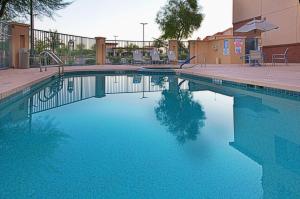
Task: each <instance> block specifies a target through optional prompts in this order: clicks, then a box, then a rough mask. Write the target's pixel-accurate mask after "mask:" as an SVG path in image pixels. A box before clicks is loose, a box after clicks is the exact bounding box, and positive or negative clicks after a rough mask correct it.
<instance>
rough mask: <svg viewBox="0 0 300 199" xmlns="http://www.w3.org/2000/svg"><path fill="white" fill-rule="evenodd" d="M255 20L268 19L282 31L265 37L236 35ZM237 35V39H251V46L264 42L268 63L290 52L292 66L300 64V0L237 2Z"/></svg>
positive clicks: (278, 30) (269, 33) (250, 0)
mask: <svg viewBox="0 0 300 199" xmlns="http://www.w3.org/2000/svg"><path fill="white" fill-rule="evenodd" d="M254 18H255V19H266V20H267V21H268V22H270V23H272V24H274V25H277V26H279V29H277V30H273V31H269V32H266V33H262V34H260V33H258V32H257V33H250V34H240V33H236V32H235V30H237V29H238V28H240V27H241V26H243V25H244V24H246V23H247V22H249V21H251V20H253V19H254ZM233 31H234V35H235V36H241V35H243V36H247V37H248V41H247V42H248V45H251V42H252V43H254V42H253V38H255V37H258V38H261V46H262V47H263V51H264V53H266V57H267V61H268V62H270V61H271V56H272V54H275V53H283V52H284V51H285V49H286V48H289V53H288V57H289V62H294V63H300V0H233ZM251 38H252V39H251ZM247 42H246V43H247Z"/></svg>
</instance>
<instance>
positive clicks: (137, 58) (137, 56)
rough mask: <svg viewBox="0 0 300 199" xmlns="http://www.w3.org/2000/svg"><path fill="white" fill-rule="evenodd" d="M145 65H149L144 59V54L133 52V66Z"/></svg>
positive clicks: (137, 51)
mask: <svg viewBox="0 0 300 199" xmlns="http://www.w3.org/2000/svg"><path fill="white" fill-rule="evenodd" d="M145 63H147V62H146V61H145V60H144V59H143V54H142V52H141V51H139V50H135V51H133V60H132V64H145Z"/></svg>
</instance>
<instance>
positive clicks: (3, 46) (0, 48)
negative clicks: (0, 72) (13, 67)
mask: <svg viewBox="0 0 300 199" xmlns="http://www.w3.org/2000/svg"><path fill="white" fill-rule="evenodd" d="M9 49H10V27H9V24H8V23H6V22H4V21H0V69H1V68H7V67H8V66H9V59H10V56H9V53H10V50H9Z"/></svg>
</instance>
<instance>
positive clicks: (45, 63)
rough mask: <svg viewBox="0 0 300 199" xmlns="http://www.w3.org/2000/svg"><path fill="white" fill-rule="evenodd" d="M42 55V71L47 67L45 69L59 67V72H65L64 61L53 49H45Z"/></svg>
mask: <svg viewBox="0 0 300 199" xmlns="http://www.w3.org/2000/svg"><path fill="white" fill-rule="evenodd" d="M39 57H40V72H42V71H43V70H42V68H45V71H46V70H47V68H48V67H58V73H59V74H63V73H64V62H63V61H62V60H61V59H60V58H59V57H58V56H57V55H56V54H55V53H54V52H52V51H46V50H45V51H43V52H41V53H40V55H39Z"/></svg>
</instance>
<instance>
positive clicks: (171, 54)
mask: <svg viewBox="0 0 300 199" xmlns="http://www.w3.org/2000/svg"><path fill="white" fill-rule="evenodd" d="M167 54H168V63H172V64H177V62H178V60H177V57H176V55H175V53H174V52H173V51H168V53H167Z"/></svg>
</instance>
